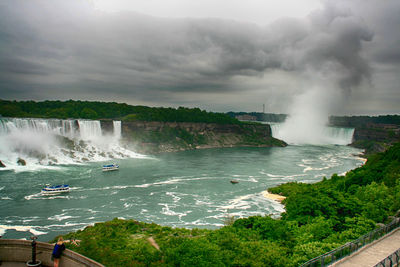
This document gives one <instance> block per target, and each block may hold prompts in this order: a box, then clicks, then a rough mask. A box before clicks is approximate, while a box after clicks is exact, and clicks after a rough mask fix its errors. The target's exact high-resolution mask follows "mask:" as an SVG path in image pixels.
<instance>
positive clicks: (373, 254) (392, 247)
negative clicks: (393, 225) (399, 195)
mask: <svg viewBox="0 0 400 267" xmlns="http://www.w3.org/2000/svg"><path fill="white" fill-rule="evenodd" d="M399 248H400V229H397V230H394V231H393V232H392V233H390V234H389V235H386V236H384V237H382V238H381V239H379V240H376V241H375V242H373V243H371V244H369V245H367V246H365V247H363V248H361V249H360V250H359V251H357V252H356V253H354V254H352V255H350V256H348V257H346V258H344V259H342V260H340V261H338V262H336V263H334V264H333V265H332V266H335V267H372V266H374V265H376V264H378V263H379V262H380V261H382V260H383V259H385V258H386V257H387V256H389V255H390V254H392V253H393V252H395V251H396V250H397V249H399Z"/></svg>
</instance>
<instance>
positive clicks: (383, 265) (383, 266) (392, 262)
mask: <svg viewBox="0 0 400 267" xmlns="http://www.w3.org/2000/svg"><path fill="white" fill-rule="evenodd" d="M399 263H400V248H399V249H398V250H396V251H395V252H393V253H392V254H390V255H389V256H387V257H386V258H385V259H384V260H382V261H381V262H380V263H378V264H377V265H375V266H374V267H395V266H399Z"/></svg>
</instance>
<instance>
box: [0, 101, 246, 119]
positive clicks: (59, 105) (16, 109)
mask: <svg viewBox="0 0 400 267" xmlns="http://www.w3.org/2000/svg"><path fill="white" fill-rule="evenodd" d="M0 115H1V116H3V117H19V118H21V117H29V118H55V119H73V118H74V119H78V118H80V119H91V120H98V119H119V120H126V121H134V120H140V121H162V122H205V123H219V124H238V123H240V122H239V121H238V120H236V119H235V118H232V117H230V116H228V115H226V114H223V113H214V112H207V111H205V110H200V109H199V108H186V107H179V108H164V107H147V106H132V105H128V104H125V103H115V102H96V101H79V100H77V101H75V100H68V101H49V100H47V101H42V102H35V101H8V100H0Z"/></svg>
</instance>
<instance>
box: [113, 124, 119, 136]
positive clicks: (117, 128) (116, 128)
mask: <svg viewBox="0 0 400 267" xmlns="http://www.w3.org/2000/svg"><path fill="white" fill-rule="evenodd" d="M113 127H114V137H115V138H117V139H119V138H121V121H113Z"/></svg>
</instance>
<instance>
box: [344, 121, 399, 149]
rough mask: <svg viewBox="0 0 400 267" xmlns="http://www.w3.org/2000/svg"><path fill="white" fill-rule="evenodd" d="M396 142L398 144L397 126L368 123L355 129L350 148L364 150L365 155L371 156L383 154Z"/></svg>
mask: <svg viewBox="0 0 400 267" xmlns="http://www.w3.org/2000/svg"><path fill="white" fill-rule="evenodd" d="M396 142H400V126H399V125H395V124H373V123H369V124H366V125H362V126H358V127H356V128H355V130H354V135H353V143H352V144H351V146H354V147H358V148H362V149H365V154H371V153H376V152H383V151H385V150H386V149H387V148H388V147H389V146H391V145H392V144H394V143H396Z"/></svg>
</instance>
